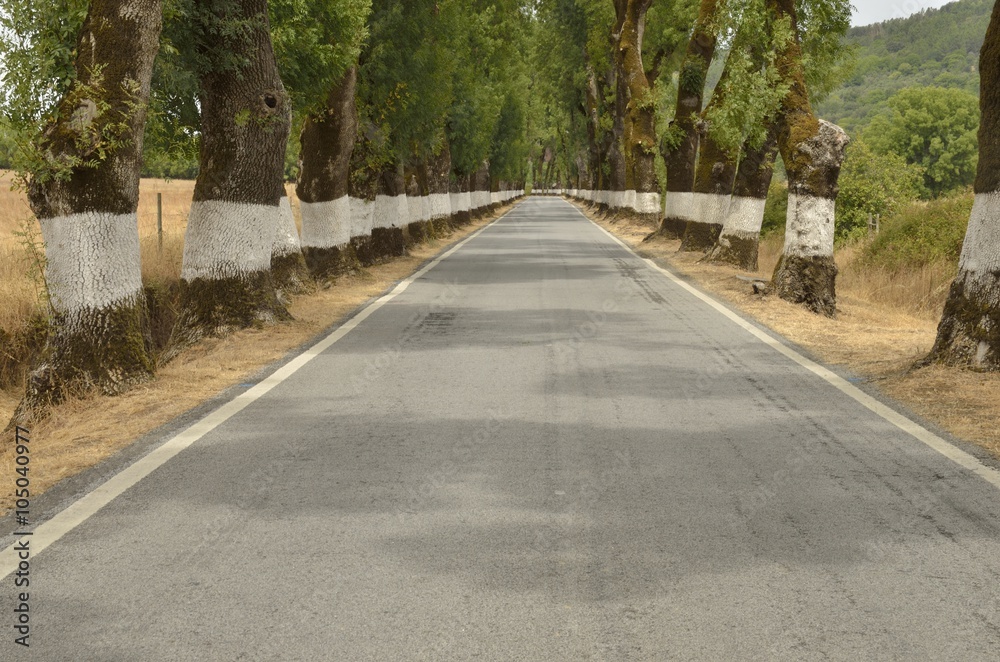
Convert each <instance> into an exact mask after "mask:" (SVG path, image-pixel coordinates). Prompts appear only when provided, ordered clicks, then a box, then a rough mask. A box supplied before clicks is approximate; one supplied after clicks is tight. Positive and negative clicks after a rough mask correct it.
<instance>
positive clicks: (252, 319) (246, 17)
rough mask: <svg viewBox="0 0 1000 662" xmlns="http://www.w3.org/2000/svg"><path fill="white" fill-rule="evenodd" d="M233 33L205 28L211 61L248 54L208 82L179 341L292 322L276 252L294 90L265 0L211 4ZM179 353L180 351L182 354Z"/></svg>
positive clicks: (202, 98)
mask: <svg viewBox="0 0 1000 662" xmlns="http://www.w3.org/2000/svg"><path fill="white" fill-rule="evenodd" d="M207 5H208V7H209V9H210V12H211V13H212V14H214V16H215V18H216V20H218V21H219V22H220V23H221V22H223V21H225V22H231V21H232V20H241V21H244V22H245V24H246V25H248V26H250V27H248V28H247V29H246V30H242V31H239V32H238V33H234V32H233V31H231V30H226V29H221V28H219V27H217V26H218V24H209V25H206V26H204V29H205V32H206V38H205V41H204V42H203V43H202V44H201V50H202V54H203V56H205V57H206V59H209V60H219V59H221V58H220V55H221V54H227V56H232V55H236V56H238V57H241V58H244V63H243V64H242V65H240V66H239V69H238V70H237V71H232V70H218V69H216V70H212V71H209V72H207V73H205V74H204V75H203V76H202V78H201V92H200V102H201V115H202V123H201V126H202V135H201V153H200V170H199V173H198V179H197V181H196V183H195V190H194V200H193V203H192V205H191V213H190V215H189V217H188V226H187V232H186V234H185V239H184V258H183V268H182V270H181V312H180V315H179V318H178V321H177V325H176V326H175V328H174V334H173V337H172V344H173V345H174V346H175V347H182V346H184V345H186V344H189V343H190V342H193V341H195V340H197V339H198V338H200V337H201V336H203V335H220V334H225V333H228V332H230V331H232V330H234V329H239V328H246V327H249V326H252V325H255V324H260V323H272V322H275V321H278V320H287V319H290V315H289V314H288V311H287V310H286V309H285V308H284V306H282V305H281V303H280V302H279V301H278V297H277V292H276V290H275V286H274V280H273V278H272V273H271V252H272V246H273V243H274V236H275V232H276V227H277V225H278V222H279V213H280V209H279V203H280V200H281V197H282V195H283V193H284V184H283V181H282V180H283V177H282V175H283V169H284V156H285V146H286V143H287V141H288V133H289V129H290V124H291V107H290V103H289V99H288V94H287V93H286V91H285V88H284V86H283V85H282V83H281V78H280V77H279V75H278V68H277V65H276V63H275V59H274V51H273V50H272V47H271V36H270V28H269V24H268V18H267V2H266V0H238V1H237V2H231V1H229V0H208V1H207ZM175 351H176V350H175Z"/></svg>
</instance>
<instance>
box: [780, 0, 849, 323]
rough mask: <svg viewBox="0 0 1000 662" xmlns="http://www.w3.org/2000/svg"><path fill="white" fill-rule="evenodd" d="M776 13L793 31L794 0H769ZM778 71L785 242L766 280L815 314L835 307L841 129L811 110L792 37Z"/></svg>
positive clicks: (827, 312) (842, 151)
mask: <svg viewBox="0 0 1000 662" xmlns="http://www.w3.org/2000/svg"><path fill="white" fill-rule="evenodd" d="M769 2H770V3H771V6H772V7H773V8H774V10H775V12H776V14H777V16H778V17H779V18H787V19H788V20H790V21H791V26H792V29H793V32H794V33H795V34H796V35H797V33H798V31H797V20H796V19H797V17H796V14H795V0H769ZM777 65H778V70H779V72H780V74H781V76H782V78H783V79H784V81H785V82H786V83H787V84H788V85H789V92H788V94H787V95H786V96H785V98H784V100H783V101H782V105H781V109H780V116H779V131H778V148H779V149H780V150H781V156H782V160H783V161H784V163H785V169H786V171H787V172H788V192H789V204H788V218H787V220H786V232H785V246H784V249H783V251H782V258H781V259H780V260H779V262H778V265H777V267H776V268H775V271H774V276H773V278H772V281H771V287H772V289H773V290H774V291H775V292H776V293H777V294H778V296H780V297H781V298H783V299H786V300H788V301H791V302H793V303H801V304H804V305H805V306H806V307H807V308H809V309H810V310H812V311H813V312H816V313H821V314H824V315H829V316H833V315H834V314H835V312H836V300H837V297H836V288H835V280H836V276H837V267H836V265H835V264H834V261H833V221H834V219H833V210H834V203H835V201H836V199H837V193H838V191H839V189H838V186H837V181H838V179H839V177H840V167H841V164H842V163H843V162H844V155H845V151H846V149H847V144H848V142H850V140H849V138H848V137H847V134H846V133H845V132H844V130H843V129H841V128H840V127H838V126H836V125H834V124H830V123H829V122H825V121H822V120H819V119H818V118H817V117H816V115H815V114H814V113H813V110H812V106H811V105H810V103H809V93H808V91H807V89H806V82H805V72H804V69H803V66H802V48H801V45H800V43H799V40H798V37H797V36H796V38H794V39H791V40H789V42H788V44H787V45H786V46H785V48H784V49H783V51H782V52H781V53H779V54H778V58H777Z"/></svg>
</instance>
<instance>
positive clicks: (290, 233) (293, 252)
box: [271, 195, 311, 305]
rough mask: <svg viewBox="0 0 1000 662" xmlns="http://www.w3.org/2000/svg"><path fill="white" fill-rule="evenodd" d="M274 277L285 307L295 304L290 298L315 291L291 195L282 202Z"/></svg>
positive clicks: (273, 251) (273, 249) (273, 255)
mask: <svg viewBox="0 0 1000 662" xmlns="http://www.w3.org/2000/svg"><path fill="white" fill-rule="evenodd" d="M271 275H272V278H273V280H274V289H275V291H276V292H277V294H278V300H279V301H280V302H281V303H282V304H285V305H287V304H288V303H290V302H291V301H290V299H289V298H288V295H291V294H302V293H303V292H308V291H309V289H310V287H311V279H310V277H309V270H308V269H307V268H306V261H305V257H304V256H303V255H302V242H301V240H300V239H299V229H298V227H297V226H296V225H295V215H294V213H293V212H292V203H291V201H290V200H289V199H288V196H287V195H282V196H281V199H280V200H279V201H278V225H277V227H276V228H275V235H274V243H273V245H272V246H271Z"/></svg>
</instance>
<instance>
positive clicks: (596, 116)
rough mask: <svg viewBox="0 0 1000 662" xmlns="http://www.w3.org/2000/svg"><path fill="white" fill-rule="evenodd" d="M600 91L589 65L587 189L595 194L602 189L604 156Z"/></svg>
mask: <svg viewBox="0 0 1000 662" xmlns="http://www.w3.org/2000/svg"><path fill="white" fill-rule="evenodd" d="M598 94H599V90H598V88H597V76H596V75H595V74H594V70H593V68H592V67H591V66H590V64H589V63H588V65H587V89H586V102H587V147H588V150H587V158H588V159H589V163H590V178H589V179H588V180H587V182H586V188H587V190H588V191H589V192H591V193H593V192H594V191H597V190H599V189H600V188H601V185H602V181H601V165H602V163H603V160H604V159H603V154H602V153H601V144H600V136H601V121H600V105H599V103H600V102H599V98H600V97H599V96H598Z"/></svg>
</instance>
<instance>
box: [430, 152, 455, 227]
mask: <svg viewBox="0 0 1000 662" xmlns="http://www.w3.org/2000/svg"><path fill="white" fill-rule="evenodd" d="M427 188H428V190H429V191H430V199H431V224H432V226H433V228H434V233H435V234H436V235H438V236H446V235H447V234H448V233H450V232H451V229H452V214H453V212H452V207H451V149H450V148H449V146H448V141H447V140H445V141H444V143H443V145H442V146H441V149H440V151H439V152H438V153H437V154H435V155H434V156H432V157H431V158H430V160H429V161H428V163H427Z"/></svg>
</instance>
